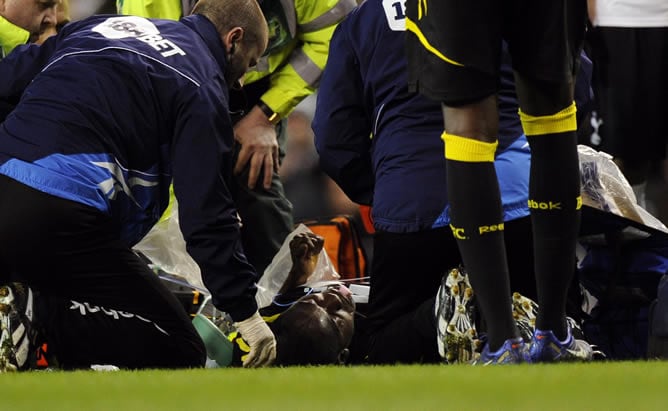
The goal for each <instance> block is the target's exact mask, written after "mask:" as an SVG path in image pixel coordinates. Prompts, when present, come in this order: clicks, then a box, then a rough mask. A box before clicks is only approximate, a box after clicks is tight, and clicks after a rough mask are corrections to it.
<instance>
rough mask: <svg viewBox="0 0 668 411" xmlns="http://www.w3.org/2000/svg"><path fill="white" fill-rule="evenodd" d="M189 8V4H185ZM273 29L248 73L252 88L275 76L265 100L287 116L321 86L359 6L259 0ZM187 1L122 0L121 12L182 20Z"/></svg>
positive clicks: (340, 1) (323, 0)
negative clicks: (336, 42) (344, 24)
mask: <svg viewBox="0 0 668 411" xmlns="http://www.w3.org/2000/svg"><path fill="white" fill-rule="evenodd" d="M184 1H185V3H186V4H188V0H184ZM258 2H259V3H260V6H261V7H262V11H263V13H264V15H265V18H266V19H267V24H268V25H269V31H270V40H269V47H268V49H267V51H268V53H266V55H265V56H264V57H263V58H262V59H260V61H259V62H258V64H257V66H256V67H255V68H254V69H252V70H250V71H248V73H246V77H245V79H244V82H245V83H246V84H250V83H252V82H254V81H257V80H260V79H262V78H264V77H266V76H268V75H271V79H270V87H269V89H268V90H267V92H266V93H264V95H263V96H262V101H264V102H265V104H267V105H268V106H269V107H270V108H271V109H272V110H274V111H275V112H277V113H278V114H279V115H280V116H281V118H285V117H286V116H287V115H288V114H290V112H292V110H294V108H295V107H296V106H297V104H299V102H300V101H302V100H303V99H304V98H305V97H307V96H308V95H310V94H312V93H313V92H314V91H315V89H316V88H317V86H318V82H319V81H320V76H321V75H322V71H323V69H324V68H325V63H326V62H327V55H328V53H329V41H330V39H331V37H332V34H333V33H334V29H335V28H336V25H337V24H338V23H339V22H340V21H341V20H343V18H344V17H345V16H346V15H347V14H348V13H349V12H350V11H352V9H353V8H355V7H356V6H357V2H356V1H355V0H258ZM182 3H183V2H182V0H117V6H118V10H119V13H120V14H132V15H136V16H142V17H153V18H166V19H172V20H178V19H179V18H180V17H181V15H182V8H183V6H182Z"/></svg>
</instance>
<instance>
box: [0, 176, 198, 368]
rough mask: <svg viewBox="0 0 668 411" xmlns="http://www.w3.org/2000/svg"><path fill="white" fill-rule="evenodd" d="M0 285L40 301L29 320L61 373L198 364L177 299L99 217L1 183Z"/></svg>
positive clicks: (89, 210) (193, 339)
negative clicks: (22, 289)
mask: <svg viewBox="0 0 668 411" xmlns="http://www.w3.org/2000/svg"><path fill="white" fill-rule="evenodd" d="M0 193H1V194H0V270H1V271H0V282H2V283H5V282H7V281H18V282H22V283H24V284H27V285H28V286H30V287H31V288H32V289H33V290H35V291H36V292H37V293H38V299H37V304H36V307H35V316H36V321H37V324H38V327H39V329H41V330H42V332H43V333H44V337H45V339H46V341H47V343H48V347H49V353H53V354H54V355H55V356H56V358H57V360H58V363H59V365H60V366H61V367H63V368H65V369H69V368H81V367H84V368H85V367H89V366H90V365H91V364H112V365H116V366H119V367H123V368H131V369H136V368H163V367H165V368H180V367H200V366H203V365H204V362H205V359H206V352H205V348H204V344H203V343H202V340H201V339H200V337H199V336H198V334H197V332H196V331H195V329H194V327H193V325H192V323H191V321H190V318H189V317H188V315H187V314H186V312H185V310H184V309H183V306H182V305H181V304H180V303H179V302H178V300H177V299H176V297H175V296H174V295H173V294H172V293H170V292H169V291H168V290H167V289H166V288H165V286H164V285H163V284H162V283H161V282H160V281H159V279H158V277H157V276H156V275H155V274H154V273H153V272H152V271H151V270H150V269H149V268H148V267H147V266H146V264H145V263H143V262H142V261H141V260H140V259H139V258H138V257H137V256H136V255H135V254H134V253H133V251H132V250H131V249H130V247H129V246H128V245H126V244H123V243H122V242H121V241H120V240H119V235H118V228H117V226H116V225H115V223H114V222H113V221H112V219H111V218H110V217H109V216H108V215H105V214H104V213H102V212H100V211H98V210H96V209H94V208H92V207H88V206H86V205H83V204H80V203H77V202H73V201H68V200H65V199H61V198H59V197H54V196H51V195H48V194H45V193H43V192H40V191H37V190H34V189H32V188H30V187H28V186H26V185H23V184H21V183H19V182H17V181H15V180H13V179H10V178H8V177H6V176H3V175H0Z"/></svg>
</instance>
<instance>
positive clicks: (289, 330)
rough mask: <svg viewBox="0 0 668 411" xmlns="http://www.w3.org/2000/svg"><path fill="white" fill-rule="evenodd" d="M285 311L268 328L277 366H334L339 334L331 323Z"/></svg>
mask: <svg viewBox="0 0 668 411" xmlns="http://www.w3.org/2000/svg"><path fill="white" fill-rule="evenodd" d="M292 314H293V311H291V310H288V311H286V312H284V313H283V314H281V315H280V316H279V317H278V318H277V319H276V320H275V321H274V322H273V323H270V324H269V326H270V328H271V330H272V332H273V333H274V336H275V337H276V362H275V364H276V365H326V364H337V363H338V362H339V359H340V355H341V352H342V351H343V350H344V349H345V348H346V347H341V342H340V341H339V338H338V330H337V328H336V325H335V324H334V323H333V322H332V321H320V319H321V318H320V317H316V316H306V315H301V314H303V313H295V314H296V315H292Z"/></svg>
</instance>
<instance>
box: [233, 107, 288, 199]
mask: <svg viewBox="0 0 668 411" xmlns="http://www.w3.org/2000/svg"><path fill="white" fill-rule="evenodd" d="M234 138H235V139H236V140H237V141H238V142H239V144H241V150H239V157H238V158H237V163H236V164H235V165H234V174H239V173H241V172H242V171H243V170H244V168H245V167H246V166H247V165H248V167H250V170H249V172H248V187H249V188H250V189H253V188H255V185H256V184H257V181H258V179H259V178H260V172H262V173H263V175H262V185H263V186H264V188H265V189H269V188H270V187H271V179H272V177H273V173H274V171H276V172H278V165H279V164H278V140H277V137H276V126H274V125H273V124H271V123H270V122H269V120H267V116H266V115H265V114H264V113H263V112H262V110H260V108H259V107H257V106H255V107H253V109H252V110H251V111H250V112H249V113H248V114H247V115H246V116H244V118H242V119H241V120H239V122H238V123H237V124H236V125H235V126H234Z"/></svg>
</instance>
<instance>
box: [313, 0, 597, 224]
mask: <svg viewBox="0 0 668 411" xmlns="http://www.w3.org/2000/svg"><path fill="white" fill-rule="evenodd" d="M404 35H405V15H404V7H403V5H402V2H400V1H389V0H367V1H365V2H364V3H362V4H361V5H360V6H358V8H357V9H355V10H354V11H353V12H352V13H351V14H349V15H348V16H347V18H346V19H345V20H344V21H343V22H341V23H340V24H339V26H338V27H337V29H336V31H335V33H334V36H333V37H332V41H331V43H330V54H329V59H328V61H327V67H326V69H325V72H324V74H323V77H322V80H321V82H320V87H319V89H318V101H317V107H316V112H315V118H314V121H313V130H314V132H315V143H316V148H317V150H318V154H319V156H320V165H321V167H322V169H323V170H324V171H325V172H326V173H327V174H328V175H329V176H330V177H332V178H333V179H334V180H335V181H336V182H337V184H338V185H339V186H340V187H341V188H342V189H343V191H344V192H345V193H346V194H347V195H348V197H349V198H350V199H351V200H353V201H355V202H357V203H360V204H372V205H373V211H372V212H373V220H374V225H375V228H376V229H377V230H381V231H389V232H395V233H402V232H415V231H420V230H424V229H430V228H438V227H443V226H446V225H447V224H448V223H449V217H448V213H447V195H446V176H445V158H444V151H443V142H442V140H441V138H440V137H441V133H442V131H443V116H442V112H441V106H440V103H439V102H435V101H432V100H429V99H427V98H426V97H423V96H421V95H419V94H415V93H411V92H409V91H408V80H407V61H406V57H405V51H404ZM584 63H588V64H589V65H590V64H591V63H590V62H588V61H585V62H584ZM588 86H589V84H588V83H583V82H581V83H580V84H579V87H580V89H583V88H584V91H583V92H580V93H579V94H578V95H580V96H582V97H583V98H581V99H576V100H578V101H577V103H578V107H579V106H580V105H581V104H583V100H588V99H589V88H588ZM514 87H515V86H514V80H513V74H512V69H511V65H510V57H509V55H508V54H507V53H505V54H504V56H503V65H502V67H501V81H500V85H499V135H498V140H499V147H498V149H497V157H496V161H495V167H496V171H497V175H498V176H499V185H500V189H501V195H502V201H503V208H504V219H505V220H506V221H508V220H512V219H516V218H520V217H523V216H526V215H528V214H529V210H528V207H527V198H528V182H529V163H530V158H531V155H530V150H529V146H528V143H527V141H526V137H525V136H524V135H523V131H522V126H521V123H520V120H519V116H518V114H517V110H518V103H517V97H516V95H515V88H514ZM580 91H582V90H580Z"/></svg>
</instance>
